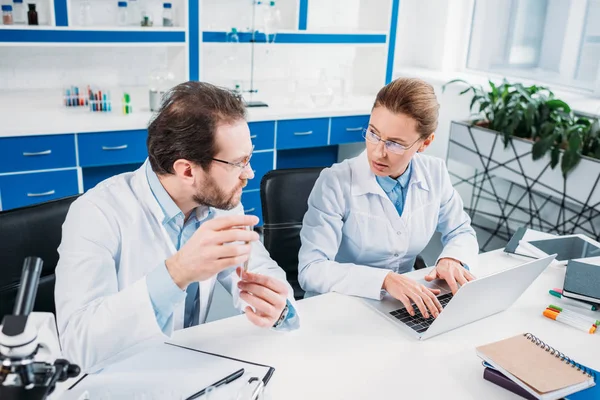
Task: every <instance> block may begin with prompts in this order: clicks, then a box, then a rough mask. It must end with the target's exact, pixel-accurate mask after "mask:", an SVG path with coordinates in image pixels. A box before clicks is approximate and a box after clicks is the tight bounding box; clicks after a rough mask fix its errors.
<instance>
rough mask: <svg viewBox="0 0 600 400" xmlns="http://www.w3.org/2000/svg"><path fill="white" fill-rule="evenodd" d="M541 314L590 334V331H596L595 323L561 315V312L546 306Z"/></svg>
mask: <svg viewBox="0 0 600 400" xmlns="http://www.w3.org/2000/svg"><path fill="white" fill-rule="evenodd" d="M543 314H544V317H547V318H550V319H553V320H555V321H558V322H562V323H563V324H565V325H569V326H571V327H573V328H577V329H581V330H583V331H585V332H587V333H590V334H591V333H594V332H596V326H595V325H591V324H587V323H586V322H583V321H579V320H576V319H574V318H571V317H567V316H566V315H561V313H559V312H557V311H556V310H552V309H549V308H546V309H545V310H544V312H543Z"/></svg>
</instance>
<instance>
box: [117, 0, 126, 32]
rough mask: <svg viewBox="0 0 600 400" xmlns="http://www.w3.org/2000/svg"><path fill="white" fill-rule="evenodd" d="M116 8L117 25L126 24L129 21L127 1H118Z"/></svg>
mask: <svg viewBox="0 0 600 400" xmlns="http://www.w3.org/2000/svg"><path fill="white" fill-rule="evenodd" d="M118 6H119V8H118V10H117V25H119V26H126V25H127V24H128V23H129V18H128V16H127V2H126V1H119V2H118Z"/></svg>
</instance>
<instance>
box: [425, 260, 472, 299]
mask: <svg viewBox="0 0 600 400" xmlns="http://www.w3.org/2000/svg"><path fill="white" fill-rule="evenodd" d="M434 279H443V280H445V281H446V282H447V283H448V286H450V290H452V294H453V295H454V294H456V292H458V285H461V286H462V285H464V284H465V283H467V282H469V281H472V280H474V279H475V277H474V276H473V275H472V274H471V273H470V272H469V271H467V269H466V268H465V267H463V266H462V264H461V263H460V262H459V261H457V260H455V259H453V258H442V259H440V260H439V261H438V263H437V265H436V267H435V268H434V269H432V270H431V272H430V273H429V275H427V276H426V277H425V280H426V281H427V282H431V281H432V280H434Z"/></svg>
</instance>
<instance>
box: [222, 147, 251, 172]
mask: <svg viewBox="0 0 600 400" xmlns="http://www.w3.org/2000/svg"><path fill="white" fill-rule="evenodd" d="M252 153H254V146H252V151H251V152H250V155H248V156H247V157H245V158H244V159H243V160H242V161H240V162H235V163H234V162H231V161H225V160H220V159H218V158H212V160H213V161H216V162H220V163H223V164H227V165H232V166H234V167H237V168H239V169H242V170H243V169H244V168H246V167H247V166H248V164H250V159H251V158H252Z"/></svg>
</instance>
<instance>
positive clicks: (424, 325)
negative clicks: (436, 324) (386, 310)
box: [390, 293, 452, 333]
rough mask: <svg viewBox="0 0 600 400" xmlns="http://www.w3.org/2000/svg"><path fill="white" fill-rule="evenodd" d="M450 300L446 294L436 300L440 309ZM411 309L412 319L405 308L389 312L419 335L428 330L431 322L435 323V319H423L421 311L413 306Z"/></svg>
mask: <svg viewBox="0 0 600 400" xmlns="http://www.w3.org/2000/svg"><path fill="white" fill-rule="evenodd" d="M451 298H452V293H446V294H443V295H441V296H438V300H439V302H440V304H441V305H442V307H446V304H448V302H449V301H450V299H451ZM413 308H414V310H415V316H414V317H412V316H411V315H410V314H409V313H408V311H407V310H406V308H400V309H398V310H394V311H391V312H390V315H391V316H392V317H394V318H397V319H399V320H400V321H402V322H403V323H405V324H406V325H408V326H409V327H410V328H411V329H413V330H415V331H417V332H419V333H423V332H425V331H426V330H427V329H429V327H430V326H431V324H433V321H435V318H424V317H423V314H421V311H420V310H419V309H418V308H417V307H416V306H415V305H414V304H413Z"/></svg>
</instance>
